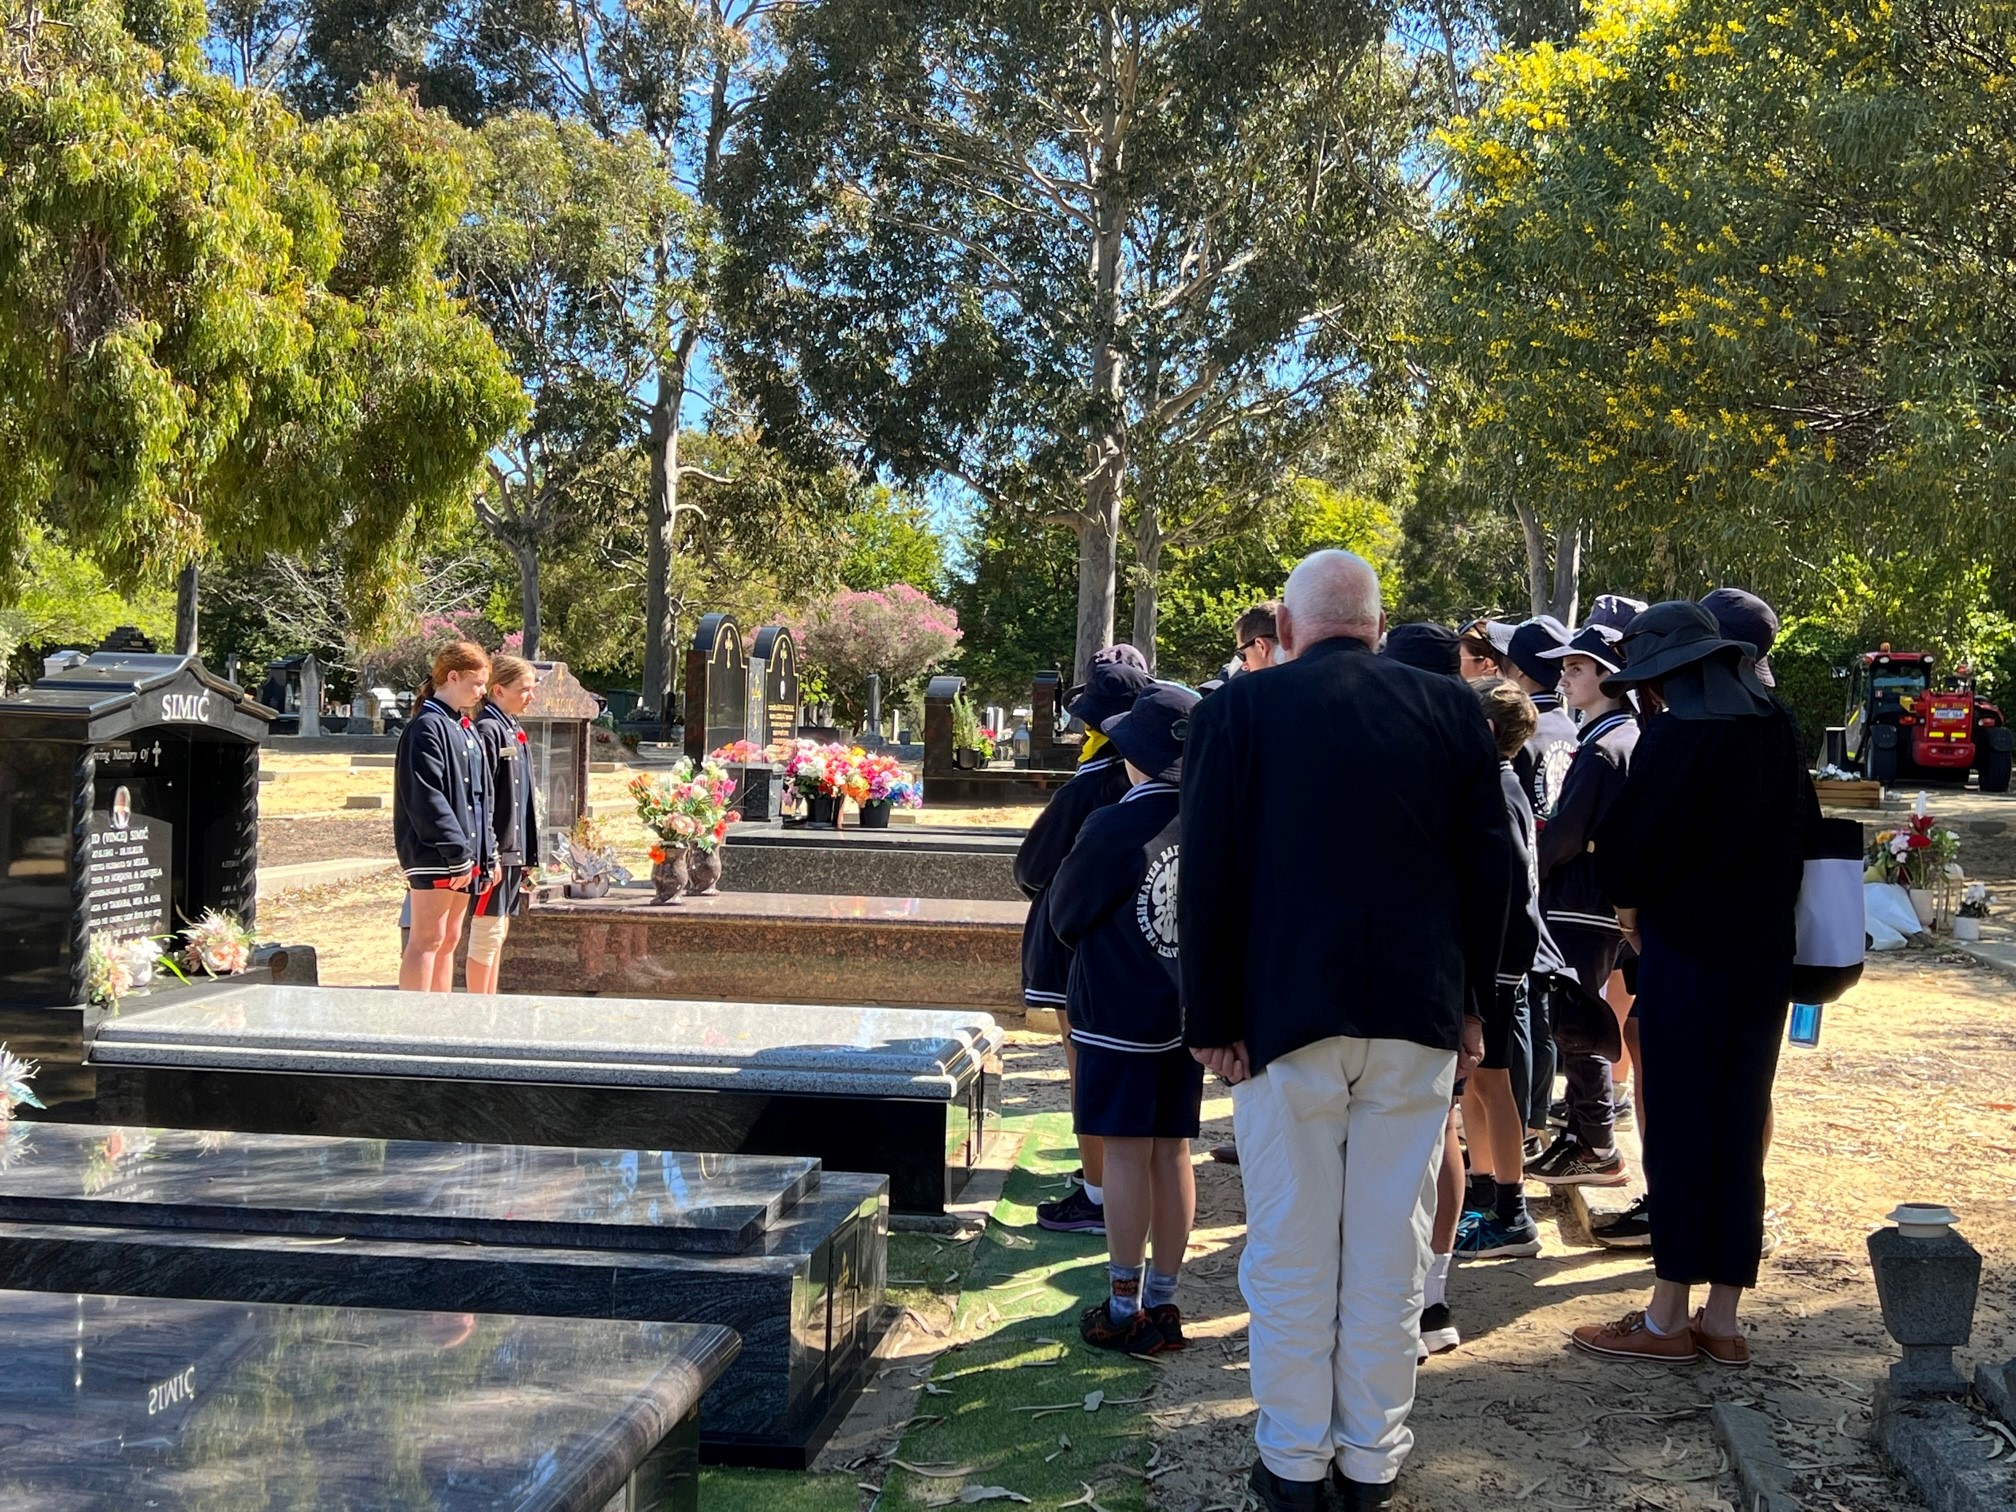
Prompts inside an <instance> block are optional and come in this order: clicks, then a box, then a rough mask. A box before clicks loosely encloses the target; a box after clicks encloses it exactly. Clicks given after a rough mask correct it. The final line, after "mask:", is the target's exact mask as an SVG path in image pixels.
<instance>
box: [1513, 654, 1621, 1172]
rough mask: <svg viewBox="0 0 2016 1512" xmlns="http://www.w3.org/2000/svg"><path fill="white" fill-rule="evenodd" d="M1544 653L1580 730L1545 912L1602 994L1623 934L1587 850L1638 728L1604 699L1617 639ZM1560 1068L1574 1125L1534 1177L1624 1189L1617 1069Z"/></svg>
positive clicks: (1546, 832) (1544, 874) (1583, 979)
mask: <svg viewBox="0 0 2016 1512" xmlns="http://www.w3.org/2000/svg"><path fill="white" fill-rule="evenodd" d="M1546 654H1548V655H1551V656H1552V657H1553V659H1554V660H1556V661H1558V662H1559V663H1560V666H1561V696H1562V700H1563V702H1565V703H1566V704H1567V705H1568V706H1569V707H1570V708H1572V709H1574V710H1575V711H1576V713H1578V714H1579V715H1580V716H1581V718H1582V723H1581V725H1580V727H1579V729H1578V731H1577V733H1576V747H1575V759H1574V760H1573V761H1572V762H1570V763H1569V766H1568V775H1567V776H1566V778H1565V779H1563V781H1562V784H1561V797H1560V800H1559V802H1557V803H1556V804H1555V806H1554V812H1553V814H1552V815H1551V816H1550V817H1549V819H1548V821H1547V825H1546V828H1544V829H1543V830H1541V832H1540V903H1541V911H1542V912H1543V913H1544V914H1545V915H1546V919H1547V928H1548V929H1549V930H1550V931H1551V932H1552V934H1553V936H1554V941H1555V943H1556V944H1557V945H1559V946H1560V947H1561V955H1562V957H1563V959H1565V960H1566V961H1567V963H1568V969H1569V970H1570V971H1572V972H1573V973H1574V974H1575V979H1576V980H1577V981H1579V982H1580V983H1581V984H1582V985H1583V986H1584V987H1586V988H1587V989H1588V990H1589V991H1590V992H1591V993H1593V994H1596V995H1597V996H1601V995H1602V992H1603V987H1604V984H1605V983H1607V982H1608V981H1609V980H1610V973H1611V972H1612V971H1613V970H1614V969H1615V968H1616V965H1617V952H1618V950H1619V949H1620V948H1621V947H1622V945H1623V935H1622V933H1621V932H1620V931H1619V929H1618V926H1617V910H1616V908H1615V906H1614V905H1613V904H1612V903H1611V901H1610V894H1609V891H1608V889H1606V888H1605V887H1604V885H1603V880H1602V877H1601V876H1600V875H1599V874H1598V872H1597V869H1596V857H1595V854H1594V853H1593V851H1592V850H1591V849H1590V842H1591V839H1592V837H1593V836H1594V835H1595V833H1596V827H1597V825H1599V824H1601V823H1602V822H1603V819H1604V817H1605V816H1606V815H1607V814H1608V813H1609V812H1610V807H1611V805H1612V804H1613V803H1615V802H1616V800H1617V795H1618V794H1619V793H1620V792H1622V791H1623V789H1624V779H1625V777H1626V776H1627V774H1628V773H1629V772H1630V770H1631V754H1632V752H1633V751H1635V750H1636V749H1637V748H1638V721H1637V720H1636V719H1635V718H1634V717H1633V716H1632V713H1631V711H1630V710H1629V709H1628V708H1627V707H1625V705H1624V702H1623V700H1622V699H1620V698H1617V697H1613V696H1612V695H1610V694H1607V693H1605V692H1604V691H1603V684H1602V679H1604V678H1605V677H1611V676H1614V675H1615V674H1616V673H1617V671H1618V670H1619V669H1620V668H1621V667H1622V666H1623V664H1624V657H1623V654H1622V653H1621V652H1619V651H1618V650H1617V649H1616V635H1615V632H1613V631H1608V630H1604V629H1602V628H1599V627H1597V626H1594V625H1590V626H1587V627H1585V628H1584V629H1583V630H1582V631H1580V632H1579V633H1578V634H1577V635H1576V637H1575V639H1574V640H1572V641H1571V642H1569V643H1568V644H1567V645H1566V646H1563V647H1561V648H1560V650H1559V651H1558V652H1554V653H1546ZM1562 1060H1563V1062H1564V1064H1565V1065H1566V1068H1567V1072H1568V1125H1567V1127H1566V1128H1565V1129H1564V1130H1563V1131H1562V1133H1561V1136H1560V1137H1559V1138H1558V1139H1556V1140H1555V1141H1554V1144H1553V1146H1552V1147H1551V1148H1549V1149H1548V1150H1547V1151H1545V1152H1544V1153H1543V1154H1542V1155H1541V1156H1540V1158H1539V1159H1538V1160H1536V1161H1534V1162H1533V1164H1532V1165H1531V1166H1529V1167H1528V1168H1527V1174H1528V1175H1530V1176H1532V1177H1534V1178H1535V1179H1536V1180H1539V1181H1544V1182H1546V1183H1547V1185H1549V1186H1622V1185H1623V1184H1624V1181H1625V1179H1626V1178H1625V1172H1624V1157H1623V1156H1622V1155H1621V1154H1619V1153H1618V1150H1617V1124H1616V1116H1617V1115H1616V1107H1615V1086H1614V1084H1613V1082H1612V1080H1611V1075H1610V1062H1608V1061H1606V1060H1604V1059H1603V1058H1602V1057H1601V1056H1599V1055H1564V1056H1563V1057H1562Z"/></svg>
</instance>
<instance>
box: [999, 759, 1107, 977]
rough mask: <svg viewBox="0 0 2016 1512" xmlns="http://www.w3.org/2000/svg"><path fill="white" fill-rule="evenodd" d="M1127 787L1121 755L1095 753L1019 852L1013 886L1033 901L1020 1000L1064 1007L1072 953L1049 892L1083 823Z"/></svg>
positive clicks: (1024, 936) (1024, 945)
mask: <svg viewBox="0 0 2016 1512" xmlns="http://www.w3.org/2000/svg"><path fill="white" fill-rule="evenodd" d="M1108 749H1109V750H1110V749H1111V747H1108ZM1126 791H1127V768H1126V765H1125V764H1124V763H1123V762H1122V761H1121V760H1120V757H1119V754H1118V753H1117V752H1115V753H1114V754H1113V755H1110V756H1095V757H1093V758H1092V759H1091V760H1090V761H1088V762H1086V763H1084V764H1083V765H1082V766H1080V767H1079V768H1078V770H1077V771H1076V772H1074V773H1072V774H1071V780H1070V781H1069V782H1067V783H1065V784H1064V786H1062V787H1061V788H1059V789H1057V791H1056V792H1055V793H1053V794H1051V795H1050V802H1049V803H1048V804H1047V805H1046V806H1045V807H1044V810H1043V812H1042V813H1040V814H1038V815H1037V816H1036V822H1035V823H1034V824H1032V825H1030V826H1029V833H1028V834H1027V835H1026V836H1025V837H1024V838H1023V841H1022V844H1021V846H1020V848H1018V849H1017V850H1016V852H1015V885H1016V886H1017V887H1019V888H1021V889H1022V891H1023V893H1024V894H1026V895H1027V897H1028V899H1029V917H1028V919H1027V920H1026V921H1025V922H1024V923H1023V925H1022V1000H1023V1001H1024V1002H1025V1003H1028V1004H1030V1005H1031V1006H1033V1007H1038V1008H1062V1007H1063V1006H1064V994H1065V990H1066V988H1067V986H1068V985H1069V983H1070V980H1071V952H1070V950H1069V949H1068V948H1066V946H1065V945H1064V944H1063V943H1062V942H1061V941H1059V940H1058V938H1057V936H1056V935H1055V934H1054V933H1053V932H1052V931H1051V928H1050V913H1049V909H1048V907H1047V905H1046V901H1045V895H1046V894H1047V893H1048V892H1049V890H1050V884H1051V882H1052V881H1054V880H1055V879H1056V876H1057V869H1058V868H1059V867H1060V866H1062V865H1063V864H1064V858H1065V857H1066V856H1068V855H1069V854H1070V853H1071V847H1072V846H1073V845H1075V844H1077V843H1078V833H1079V831H1080V830H1082V829H1083V828H1084V827H1085V821H1086V820H1087V819H1089V818H1091V817H1092V815H1093V814H1095V813H1096V812H1098V811H1099V810H1100V809H1102V808H1105V807H1106V806H1107V805H1108V804H1111V803H1118V802H1119V801H1120V798H1121V796H1122V795H1123V794H1125V793H1126Z"/></svg>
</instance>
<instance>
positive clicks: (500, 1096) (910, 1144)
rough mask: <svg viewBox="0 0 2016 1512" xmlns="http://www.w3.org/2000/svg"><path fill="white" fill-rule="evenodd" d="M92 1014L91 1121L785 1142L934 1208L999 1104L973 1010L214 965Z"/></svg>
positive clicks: (908, 1209)
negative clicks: (429, 989) (253, 976)
mask: <svg viewBox="0 0 2016 1512" xmlns="http://www.w3.org/2000/svg"><path fill="white" fill-rule="evenodd" d="M150 1003H151V1004H153V1006H149V1007H146V1008H143V1009H140V1010H138V1011H134V1012H127V1013H123V1014H121V1015H120V1016H119V1017H118V1018H116V1019H108V1020H106V1021H105V1022H103V1023H102V1024H100V1025H98V1026H97V1028H96V1030H95V1033H94V1034H93V1037H92V1038H91V1040H90V1041H89V1044H88V1046H87V1050H86V1058H87V1062H88V1064H89V1065H90V1066H91V1067H92V1069H93V1071H94V1072H95V1076H96V1091H97V1099H96V1107H95V1110H94V1117H95V1118H96V1119H97V1120H98V1121H99V1122H103V1123H123V1124H134V1125H148V1126H168V1127H172V1128H182V1129H239V1130H244V1131H247V1132H252V1133H272V1134H340V1135H349V1136H354V1137H359V1138H374V1139H417V1140H432V1141H439V1142H446V1143H455V1142H461V1141H468V1142H472V1143H490V1144H511V1145H560V1146H569V1147H571V1146H591V1145H592V1146H601V1145H621V1146H635V1147H637V1148H640V1149H661V1150H696V1151H709V1152H720V1153H723V1154H757V1155H802V1156H810V1157H812V1158H814V1159H817V1160H821V1161H823V1162H824V1163H825V1164H826V1165H828V1166H831V1167H834V1168H836V1169H841V1170H856V1171H867V1172H870V1173H873V1174H880V1175H885V1176H887V1177H888V1178H889V1196H890V1201H891V1203H892V1205H893V1206H894V1208H895V1209H896V1211H898V1212H902V1213H913V1214H942V1213H943V1212H944V1210H945V1205H946V1204H947V1203H948V1202H949V1201H951V1200H953V1199H954V1198H956V1196H957V1195H958V1193H959V1192H960V1191H961V1190H962V1189H963V1188H964V1186H965V1183H966V1181H967V1179H968V1177H969V1176H970V1174H971V1173H972V1171H973V1170H974V1168H975V1167H976V1166H977V1165H978V1164H979V1161H980V1159H981V1156H982V1153H983V1151H984V1148H985V1144H986V1138H987V1133H988V1122H989V1119H990V1117H991V1116H992V1115H993V1114H994V1113H995V1112H996V1111H997V1110H996V1104H997V1102H998V1094H999V1087H1000V1069H999V1060H998V1055H999V1049H1000V1045H1001V1043H1002V1035H1001V1031H1000V1029H999V1027H998V1026H997V1025H996V1024H995V1022H994V1020H993V1019H992V1018H991V1017H990V1016H988V1015H987V1014H985V1013H983V1012H980V1011H978V1010H960V1011H949V1010H931V1009H905V1008H847V1007H806V1006H791V1005H782V1004H765V1003H698V1002H684V1001H679V1000H673V999H651V998H635V999H633V998H616V997H603V998H582V997H564V996H533V995H511V994H506V995H504V996H501V997H492V998H472V997H467V996H451V995H448V994H437V993H424V992H376V991H371V990H368V989H364V988H340V987H282V986H274V985H271V984H267V983H256V982H238V981H229V982H216V983H206V984H202V985H199V986H193V987H188V988H178V989H174V990H172V991H169V992H166V993H163V994H160V995H158V996H157V997H155V998H153V999H151V1000H150Z"/></svg>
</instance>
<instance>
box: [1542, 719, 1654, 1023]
mask: <svg viewBox="0 0 2016 1512" xmlns="http://www.w3.org/2000/svg"><path fill="white" fill-rule="evenodd" d="M1637 748H1638V721H1637V720H1636V719H1634V718H1632V716H1631V715H1630V713H1629V712H1628V711H1625V710H1622V709H1619V710H1617V711H1615V712H1613V713H1609V714H1601V715H1598V716H1597V717H1596V718H1595V719H1593V720H1591V721H1590V722H1589V723H1588V724H1586V725H1584V726H1583V727H1582V730H1581V733H1580V735H1579V736H1578V737H1577V745H1576V749H1575V759H1574V761H1573V762H1571V763H1570V764H1569V767H1568V776H1567V778H1566V780H1565V781H1563V783H1562V784H1561V797H1560V801H1559V802H1558V803H1556V804H1555V806H1554V814H1553V817H1552V818H1550V819H1549V820H1548V821H1547V826H1546V828H1545V829H1543V830H1541V831H1540V906H1541V908H1542V910H1543V911H1544V912H1545V914H1546V916H1547V922H1548V924H1549V925H1550V926H1552V927H1553V928H1555V929H1596V930H1604V931H1607V932H1609V933H1612V934H1614V933H1616V931H1617V909H1616V907H1615V905H1613V904H1612V903H1611V901H1610V895H1609V893H1608V892H1606V891H1605V890H1604V887H1603V881H1602V878H1601V877H1600V876H1599V875H1598V874H1597V870H1596V857H1595V854H1594V848H1593V846H1592V844H1591V841H1592V839H1593V837H1594V836H1595V833H1596V826H1597V825H1598V824H1601V823H1602V822H1603V816H1604V815H1605V814H1607V813H1609V812H1610V805H1611V804H1612V803H1614V802H1616V799H1617V795H1618V794H1619V793H1620V792H1622V791H1623V790H1624V779H1625V777H1626V776H1627V775H1629V773H1630V770H1631V753H1632V752H1633V751H1635V750H1636V749H1637ZM1591 990H1592V991H1597V992H1600V991H1602V984H1601V983H1600V982H1599V983H1597V984H1595V986H1594V987H1593V988H1592V989H1591Z"/></svg>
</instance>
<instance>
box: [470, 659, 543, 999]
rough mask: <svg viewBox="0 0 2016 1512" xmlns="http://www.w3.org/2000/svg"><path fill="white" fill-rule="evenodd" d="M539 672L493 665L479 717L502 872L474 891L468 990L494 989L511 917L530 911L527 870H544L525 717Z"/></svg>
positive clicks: (515, 663)
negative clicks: (522, 718) (487, 691)
mask: <svg viewBox="0 0 2016 1512" xmlns="http://www.w3.org/2000/svg"><path fill="white" fill-rule="evenodd" d="M538 691H539V673H538V672H537V670H536V669H534V667H533V665H532V663H530V662H528V661H526V660H524V659H523V658H522V657H517V656H500V657H498V658H496V660H494V661H492V662H491V663H490V691H489V694H488V696H486V697H485V698H484V700H483V705H482V707H481V708H479V709H478V710H477V711H476V738H477V739H478V740H480V741H482V743H483V759H484V760H485V761H486V762H487V763H488V764H489V768H490V780H491V792H492V793H493V794H494V795H495V801H494V802H493V803H492V804H491V805H490V829H491V832H492V834H493V835H494V836H495V837H496V841H497V871H496V874H495V879H494V880H493V881H492V882H491V883H490V884H489V885H487V886H479V887H478V888H477V889H476V901H475V905H474V911H475V917H474V918H472V919H471V920H470V921H469V990H470V991H471V992H485V993H493V992H495V991H496V990H497V973H498V966H499V963H500V962H501V961H502V959H503V956H504V935H505V932H506V931H507V930H509V929H510V927H511V916H512V915H513V914H515V913H518V912H520V911H521V910H522V909H523V908H524V906H525V889H524V883H525V871H526V868H527V867H536V866H538V864H539V821H538V817H537V814H536V812H535V810H534V807H533V788H534V784H533V781H532V757H531V752H530V742H529V741H528V740H527V739H526V738H525V729H524V726H522V725H520V724H519V723H518V720H519V718H520V716H522V715H523V714H524V713H525V711H526V710H527V709H529V708H531V707H532V699H533V697H534V695H535V694H537V693H538Z"/></svg>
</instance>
